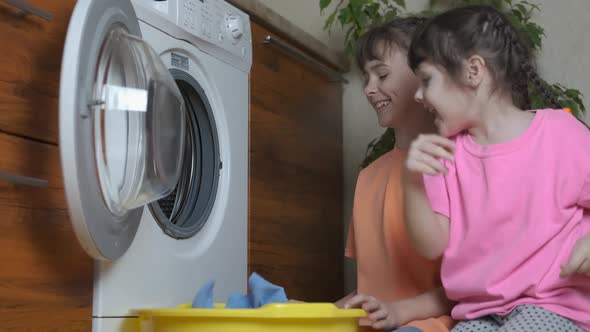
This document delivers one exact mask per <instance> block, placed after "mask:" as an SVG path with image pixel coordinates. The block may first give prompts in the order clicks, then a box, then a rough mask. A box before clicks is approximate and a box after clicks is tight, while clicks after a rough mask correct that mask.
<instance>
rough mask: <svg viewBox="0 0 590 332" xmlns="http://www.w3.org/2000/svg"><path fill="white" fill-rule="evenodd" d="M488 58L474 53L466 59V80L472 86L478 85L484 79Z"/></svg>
mask: <svg viewBox="0 0 590 332" xmlns="http://www.w3.org/2000/svg"><path fill="white" fill-rule="evenodd" d="M485 70H486V60H485V59H484V58H482V57H481V56H480V55H477V54H474V55H472V56H470V57H469V58H467V60H465V70H464V72H465V73H464V76H465V77H464V81H465V82H466V83H467V85H468V86H470V87H472V88H476V87H478V86H479V85H480V84H481V82H482V81H483V77H484V72H485Z"/></svg>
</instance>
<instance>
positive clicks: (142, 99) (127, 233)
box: [60, 0, 186, 260]
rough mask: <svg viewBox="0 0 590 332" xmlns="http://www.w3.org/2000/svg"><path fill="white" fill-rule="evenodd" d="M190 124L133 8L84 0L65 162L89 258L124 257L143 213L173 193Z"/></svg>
mask: <svg viewBox="0 0 590 332" xmlns="http://www.w3.org/2000/svg"><path fill="white" fill-rule="evenodd" d="M185 117H186V112H185V104H184V100H183V97H182V95H181V93H180V90H179V89H178V86H177V85H176V83H175V82H174V79H173V78H172V76H171V75H170V73H169V72H168V70H167V69H166V67H165V65H164V64H163V63H162V61H161V60H160V58H159V56H158V55H157V54H156V53H155V51H154V50H153V49H152V48H151V47H150V46H149V44H148V43H146V42H145V41H144V40H142V38H141V32H140V29H139V23H138V21H137V17H136V15H135V12H134V10H133V7H132V5H131V3H130V2H129V0H79V1H78V2H77V4H76V7H75V9H74V12H73V14H72V18H71V20H70V25H69V29H68V34H67V38H66V44H65V48H64V56H63V60H62V75H61V82H60V152H61V159H62V172H63V177H64V188H65V191H66V197H67V200H68V208H69V213H70V219H71V222H72V225H73V226H74V230H75V231H76V235H77V237H78V239H79V240H80V243H81V244H82V246H83V247H84V249H86V251H87V252H88V253H89V254H90V255H91V256H92V257H95V258H97V259H106V260H113V259H116V258H118V257H120V256H121V255H123V254H124V253H125V251H126V250H127V248H128V247H129V246H130V245H131V242H132V241H133V238H134V236H135V233H136V231H137V228H138V226H139V221H140V218H141V214H142V209H143V207H144V206H145V205H146V204H148V203H150V202H153V201H156V200H158V199H160V198H162V197H165V196H166V195H168V194H170V193H171V192H172V191H173V189H174V188H175V187H176V184H177V182H178V179H179V176H180V171H181V168H182V156H183V151H184V145H185V143H184V141H185V126H186V124H185V121H186V119H185Z"/></svg>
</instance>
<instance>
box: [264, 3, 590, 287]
mask: <svg viewBox="0 0 590 332" xmlns="http://www.w3.org/2000/svg"><path fill="white" fill-rule="evenodd" d="M259 1H261V2H263V3H264V4H265V5H266V6H268V7H269V8H271V9H273V10H274V11H275V12H277V13H278V14H279V15H281V16H283V17H285V18H286V19H288V20H289V21H291V22H292V23H294V24H296V25H297V26H299V27H300V28H302V29H303V30H305V31H306V32H308V33H310V34H311V35H313V36H314V37H316V38H317V39H318V40H320V41H322V42H324V43H325V44H326V45H327V46H329V47H331V48H333V49H335V50H342V49H343V32H342V31H341V30H340V29H334V31H332V33H331V34H328V33H327V32H325V31H323V30H322V28H323V25H324V21H325V19H326V17H327V15H329V14H330V13H331V11H330V8H328V9H327V10H326V12H325V13H324V16H320V14H319V0H259ZM332 2H333V4H332V7H333V6H334V4H335V3H337V2H339V0H333V1H332ZM406 2H407V3H408V9H409V10H411V11H416V10H420V9H422V8H424V6H425V5H426V4H427V3H428V0H412V1H406ZM531 2H532V3H536V4H538V5H539V6H540V7H541V13H540V15H538V18H537V19H536V20H535V21H536V22H537V23H538V24H539V25H541V26H542V27H543V28H545V34H546V35H547V37H546V39H545V40H544V44H543V45H544V46H543V53H542V54H541V56H540V61H539V66H540V69H541V73H542V74H543V76H544V78H545V79H546V80H547V81H549V82H551V83H555V82H560V83H563V84H565V85H566V86H568V87H572V88H577V89H579V90H580V91H582V93H584V95H585V96H586V101H585V104H586V108H589V107H590V20H589V19H588V17H590V1H588V0H565V1H555V0H532V1H531ZM346 76H347V78H348V80H349V81H350V83H349V84H346V85H344V96H343V106H344V110H343V112H344V114H343V126H344V137H343V143H344V151H343V153H344V155H343V157H344V170H343V174H344V216H349V215H350V209H351V206H352V198H353V194H354V186H355V181H356V176H357V174H358V170H359V168H358V165H359V164H360V162H361V161H362V159H363V156H364V153H365V148H366V146H367V144H368V142H370V141H371V140H372V139H373V138H374V137H376V136H378V135H380V134H381V132H382V131H383V130H382V129H381V128H379V127H378V126H377V123H376V118H375V115H374V113H373V112H372V111H371V108H370V106H369V105H368V103H367V102H366V100H365V98H364V96H363V94H362V83H361V79H360V76H359V75H358V73H357V72H356V70H353V71H352V72H351V73H348V74H347V75H346ZM589 111H590V109H589ZM588 119H589V120H590V115H589V116H588ZM346 221H347V222H348V220H346ZM345 279H346V281H347V287H348V288H349V289H350V288H351V287H353V285H354V283H355V278H354V270H353V268H352V267H351V266H349V265H348V264H347V272H346V278H345Z"/></svg>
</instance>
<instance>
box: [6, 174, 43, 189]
mask: <svg viewBox="0 0 590 332" xmlns="http://www.w3.org/2000/svg"><path fill="white" fill-rule="evenodd" d="M0 181H6V182H12V183H14V184H19V185H25V186H31V187H47V184H48V181H47V180H43V179H37V178H32V177H29V176H23V175H16V174H11V173H5V172H0Z"/></svg>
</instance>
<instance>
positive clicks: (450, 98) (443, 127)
mask: <svg viewBox="0 0 590 332" xmlns="http://www.w3.org/2000/svg"><path fill="white" fill-rule="evenodd" d="M416 76H417V77H418V78H419V80H420V84H419V86H418V89H417V90H416V94H415V99H416V101H418V102H420V103H422V104H423V105H424V107H425V108H426V110H428V111H429V112H431V113H433V114H434V117H435V119H434V124H435V125H436V128H437V129H438V132H439V134H440V135H442V136H445V137H451V136H455V135H457V134H458V133H460V132H461V131H463V130H465V129H467V128H469V127H470V125H471V121H470V118H471V116H470V113H469V110H470V109H472V108H473V103H474V100H473V95H472V94H471V93H469V91H468V89H467V88H465V87H464V86H461V85H460V84H458V83H457V82H456V81H455V80H453V78H452V77H451V76H450V74H449V73H448V72H447V71H445V70H443V69H440V67H438V66H435V65H433V64H432V63H429V62H427V61H425V62H423V63H421V64H420V66H418V69H417V70H416Z"/></svg>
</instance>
